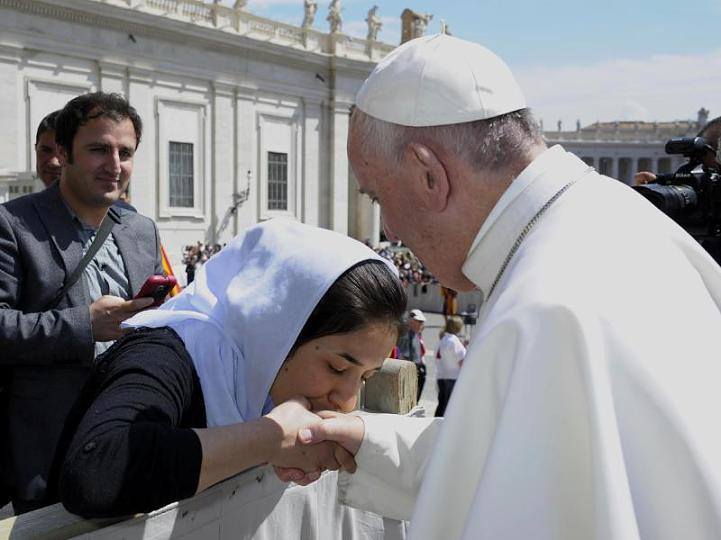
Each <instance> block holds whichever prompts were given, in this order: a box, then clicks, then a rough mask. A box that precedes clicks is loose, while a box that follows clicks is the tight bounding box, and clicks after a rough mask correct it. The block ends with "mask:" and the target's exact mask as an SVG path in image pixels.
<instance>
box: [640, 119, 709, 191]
mask: <svg viewBox="0 0 721 540" xmlns="http://www.w3.org/2000/svg"><path fill="white" fill-rule="evenodd" d="M696 136H697V137H703V138H704V139H706V142H707V143H708V145H709V147H710V149H709V151H708V152H706V154H705V155H704V157H703V162H702V165H703V166H704V167H706V168H707V169H712V170H716V171H718V170H720V169H721V162H720V161H719V159H718V157H717V156H718V147H719V140H721V116H717V117H716V118H714V119H713V120H710V121H709V122H707V123H706V124H705V125H704V126H703V127H702V128H701V131H699V132H698V134H697V135H696ZM655 181H656V175H655V174H653V173H652V172H650V171H639V172H637V173H636V174H635V175H634V177H633V183H634V184H635V185H637V186H638V185H643V184H649V183H651V182H655Z"/></svg>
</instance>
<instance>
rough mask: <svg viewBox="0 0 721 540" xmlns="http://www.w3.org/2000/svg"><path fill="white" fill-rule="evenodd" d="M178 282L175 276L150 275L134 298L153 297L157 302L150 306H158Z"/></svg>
mask: <svg viewBox="0 0 721 540" xmlns="http://www.w3.org/2000/svg"><path fill="white" fill-rule="evenodd" d="M176 283H177V280H176V279H175V276H150V277H149V278H148V279H146V280H145V283H143V286H142V287H141V288H140V291H138V294H136V295H135V296H134V297H133V298H134V299H135V298H149V297H152V298H153V299H155V302H153V303H152V305H151V306H150V307H158V306H159V305H160V304H162V303H163V300H165V297H166V296H167V295H168V293H169V292H170V291H171V289H172V288H173V287H175V285H176Z"/></svg>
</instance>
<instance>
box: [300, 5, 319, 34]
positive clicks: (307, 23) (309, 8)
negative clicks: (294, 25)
mask: <svg viewBox="0 0 721 540" xmlns="http://www.w3.org/2000/svg"><path fill="white" fill-rule="evenodd" d="M304 9H305V12H304V15H303V24H301V26H302V27H303V28H306V29H307V28H310V27H311V26H313V21H314V20H315V12H316V11H318V2H315V1H314V0H305V3H304Z"/></svg>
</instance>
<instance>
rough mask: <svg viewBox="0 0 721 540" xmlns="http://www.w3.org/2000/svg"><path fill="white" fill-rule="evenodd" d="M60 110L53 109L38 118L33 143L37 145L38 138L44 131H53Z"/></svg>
mask: <svg viewBox="0 0 721 540" xmlns="http://www.w3.org/2000/svg"><path fill="white" fill-rule="evenodd" d="M60 110H61V109H58V110H57V111H53V112H51V113H50V114H48V115H47V116H46V117H45V118H43V119H42V120H40V124H39V125H38V130H37V132H36V133H35V145H36V146H37V144H38V141H39V140H40V136H41V135H42V134H43V133H45V132H46V131H55V120H56V119H57V117H58V115H59V114H60Z"/></svg>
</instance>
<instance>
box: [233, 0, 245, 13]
mask: <svg viewBox="0 0 721 540" xmlns="http://www.w3.org/2000/svg"><path fill="white" fill-rule="evenodd" d="M247 3H248V0H235V3H234V4H233V9H234V10H236V11H237V10H239V9H243V8H244V7H245V5H246V4H247Z"/></svg>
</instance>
